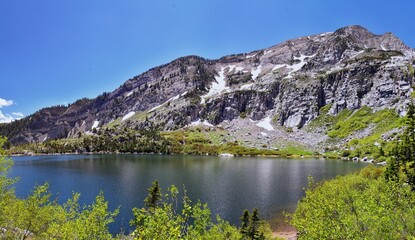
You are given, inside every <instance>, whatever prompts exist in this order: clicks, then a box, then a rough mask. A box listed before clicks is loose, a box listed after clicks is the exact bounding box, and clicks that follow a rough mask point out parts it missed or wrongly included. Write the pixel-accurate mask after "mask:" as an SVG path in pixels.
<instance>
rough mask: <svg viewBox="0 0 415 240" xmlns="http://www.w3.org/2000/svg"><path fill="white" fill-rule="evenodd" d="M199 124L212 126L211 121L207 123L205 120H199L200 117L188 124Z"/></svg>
mask: <svg viewBox="0 0 415 240" xmlns="http://www.w3.org/2000/svg"><path fill="white" fill-rule="evenodd" d="M199 125H204V126H208V127H214V126H213V125H212V124H211V123H209V122H208V121H207V120H203V121H202V120H200V119H197V120H196V121H194V122H191V123H190V126H199Z"/></svg>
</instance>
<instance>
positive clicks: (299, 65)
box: [285, 54, 316, 78]
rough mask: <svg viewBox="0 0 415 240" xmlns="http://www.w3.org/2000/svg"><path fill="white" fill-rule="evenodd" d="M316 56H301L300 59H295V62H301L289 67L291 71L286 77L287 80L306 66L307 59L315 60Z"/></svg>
mask: <svg viewBox="0 0 415 240" xmlns="http://www.w3.org/2000/svg"><path fill="white" fill-rule="evenodd" d="M314 56H316V54H313V55H310V56H307V55H303V54H301V55H300V56H299V57H294V60H300V62H299V63H296V64H293V65H291V66H289V68H291V71H290V72H289V73H288V76H286V77H285V78H292V76H291V74H293V73H295V72H297V71H298V70H300V69H301V68H302V67H303V66H304V65H306V63H307V61H306V59H310V58H313V57H314Z"/></svg>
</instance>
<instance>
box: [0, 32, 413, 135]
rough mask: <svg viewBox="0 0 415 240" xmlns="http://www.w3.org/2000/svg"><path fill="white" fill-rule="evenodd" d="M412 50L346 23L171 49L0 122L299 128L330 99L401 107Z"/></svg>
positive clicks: (55, 128) (83, 129) (60, 126)
mask: <svg viewBox="0 0 415 240" xmlns="http://www.w3.org/2000/svg"><path fill="white" fill-rule="evenodd" d="M414 55H415V54H414V50H413V49H410V48H409V47H407V46H406V45H405V44H404V43H403V42H402V41H400V40H399V39H398V38H397V37H396V36H394V35H393V34H392V33H386V34H383V35H376V34H373V33H371V32H369V31H368V30H367V29H365V28H363V27H361V26H349V27H344V28H341V29H338V30H336V31H335V32H328V33H322V34H317V35H312V36H305V37H299V38H296V39H292V40H289V41H286V42H283V43H280V44H278V45H275V46H272V47H270V48H266V49H262V50H258V51H253V52H250V53H243V54H236V55H230V56H225V57H223V58H220V59H217V60H207V59H204V58H201V57H197V56H188V57H182V58H178V59H176V60H174V61H172V62H170V63H168V64H165V65H162V66H158V67H155V68H153V69H150V70H148V71H147V72H145V73H142V74H140V75H138V76H135V77H133V78H132V79H129V80H128V81H126V82H125V83H124V84H123V85H122V86H120V87H119V88H118V89H116V90H115V91H113V92H111V93H104V94H102V95H100V96H98V97H97V98H95V99H81V100H79V101H77V102H75V103H73V104H71V105H69V106H59V107H51V108H46V109H42V110H40V111H39V112H37V113H35V114H33V115H31V116H29V117H27V118H25V119H22V120H19V121H16V122H15V123H14V124H15V127H14V131H9V130H7V129H5V127H4V126H0V130H1V131H3V132H5V133H6V134H5V135H7V136H8V137H9V139H11V141H12V142H13V143H24V142H41V141H45V140H47V139H56V138H64V137H76V136H77V135H79V134H85V133H86V134H88V133H91V132H92V131H93V129H96V128H101V127H103V126H108V125H111V126H127V127H134V128H138V129H139V128H142V127H145V126H146V125H148V124H149V123H152V124H157V125H159V126H160V127H161V128H162V129H164V130H174V129H178V128H181V127H184V126H189V125H191V124H192V123H195V122H200V123H205V124H211V125H220V124H222V123H223V122H224V121H237V120H238V119H242V118H243V119H250V120H252V121H260V120H262V119H265V118H269V119H272V122H273V124H275V125H280V126H284V127H289V128H293V129H301V128H303V127H304V126H305V125H307V124H308V123H309V122H310V121H311V120H313V119H314V118H316V117H317V116H318V115H319V110H320V109H321V108H322V107H324V106H326V105H328V104H330V106H331V107H330V109H329V113H330V114H333V115H336V114H337V113H338V112H340V111H341V110H343V109H345V108H348V109H351V110H354V109H359V108H360V107H362V106H369V107H371V108H372V109H374V110H375V111H376V110H379V109H384V108H394V109H396V110H397V111H399V112H401V113H404V112H405V105H406V103H407V102H408V100H409V99H410V97H411V92H412V91H413V89H412V81H413V79H414V76H413V72H412V73H411V71H410V66H413V65H414ZM114 71H116V69H114Z"/></svg>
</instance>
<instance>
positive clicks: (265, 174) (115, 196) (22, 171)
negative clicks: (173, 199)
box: [11, 155, 367, 233]
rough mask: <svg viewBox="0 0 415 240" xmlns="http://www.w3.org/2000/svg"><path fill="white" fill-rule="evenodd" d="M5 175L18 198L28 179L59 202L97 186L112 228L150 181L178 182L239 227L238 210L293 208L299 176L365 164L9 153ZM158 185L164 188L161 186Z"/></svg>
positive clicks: (89, 195) (88, 194)
mask: <svg viewBox="0 0 415 240" xmlns="http://www.w3.org/2000/svg"><path fill="white" fill-rule="evenodd" d="M13 160H14V166H13V168H12V172H11V176H19V177H20V180H19V182H18V183H17V184H16V185H15V187H16V193H17V195H18V196H21V197H25V196H27V195H28V194H29V193H30V191H31V190H32V189H33V186H34V185H35V184H43V183H44V182H48V183H49V185H50V189H51V191H52V192H53V193H54V194H56V195H57V196H58V197H59V198H58V200H59V202H61V203H63V202H66V200H67V199H68V198H70V197H71V194H72V192H73V191H75V192H79V193H81V202H82V203H87V204H91V203H92V202H93V201H94V199H95V196H96V195H98V194H99V192H100V191H101V190H102V191H104V195H105V198H106V200H108V201H109V205H110V209H115V208H116V207H118V206H121V208H120V214H119V216H118V217H117V220H116V223H114V224H112V225H111V226H110V231H111V232H112V233H117V232H120V230H121V229H124V230H127V232H128V229H129V228H130V227H129V224H128V223H129V221H130V219H131V218H132V211H131V209H132V208H133V207H142V206H143V205H144V204H143V203H144V199H145V197H146V196H147V189H148V188H149V187H150V186H151V183H152V181H154V180H158V181H159V183H160V185H161V187H162V192H164V193H166V190H167V187H169V186H170V185H171V184H174V185H176V186H177V187H178V188H179V189H182V186H183V185H185V186H186V189H187V192H188V195H189V197H190V198H191V200H193V202H195V201H196V200H197V199H200V200H201V201H202V202H207V203H208V204H209V207H210V209H211V211H212V213H213V214H214V215H216V214H220V216H221V217H222V218H224V219H226V220H228V221H230V222H231V223H233V224H236V225H238V226H239V225H240V220H239V217H240V216H241V215H242V213H243V210H244V209H249V210H252V209H253V208H256V207H257V208H259V210H260V216H262V217H263V218H265V219H267V220H268V221H270V222H271V223H273V222H275V221H277V220H276V219H281V214H282V212H283V211H286V212H292V211H294V210H295V207H296V204H297V201H298V200H299V199H301V197H303V196H304V190H303V189H304V188H305V187H306V186H307V177H308V176H312V177H313V178H314V179H315V180H316V181H320V180H323V179H330V178H334V177H335V176H337V175H345V174H347V173H351V172H355V171H357V170H359V169H362V168H363V167H365V166H366V165H367V164H365V163H355V162H347V161H341V160H318V159H275V158H261V157H235V158H221V157H212V156H163V155H61V156H30V157H13ZM163 190H164V191H163Z"/></svg>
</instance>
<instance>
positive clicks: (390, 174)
mask: <svg viewBox="0 0 415 240" xmlns="http://www.w3.org/2000/svg"><path fill="white" fill-rule="evenodd" d="M406 118H407V119H406V129H405V131H404V133H403V134H402V137H401V139H400V140H398V142H397V143H396V146H395V147H394V149H393V150H392V152H391V156H392V157H391V158H390V159H389V163H388V167H387V168H386V172H385V178H386V179H387V180H389V181H396V180H398V179H400V178H399V175H400V173H401V172H402V173H403V174H404V177H405V179H404V181H406V182H407V183H408V184H409V185H410V186H411V187H412V190H415V106H414V105H413V104H412V103H410V104H409V105H408V113H407V116H406Z"/></svg>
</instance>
